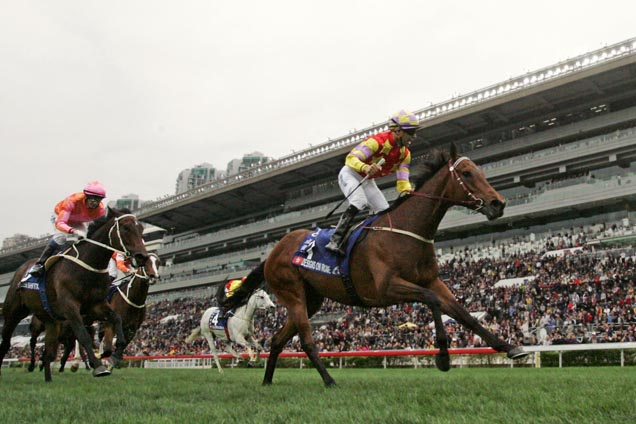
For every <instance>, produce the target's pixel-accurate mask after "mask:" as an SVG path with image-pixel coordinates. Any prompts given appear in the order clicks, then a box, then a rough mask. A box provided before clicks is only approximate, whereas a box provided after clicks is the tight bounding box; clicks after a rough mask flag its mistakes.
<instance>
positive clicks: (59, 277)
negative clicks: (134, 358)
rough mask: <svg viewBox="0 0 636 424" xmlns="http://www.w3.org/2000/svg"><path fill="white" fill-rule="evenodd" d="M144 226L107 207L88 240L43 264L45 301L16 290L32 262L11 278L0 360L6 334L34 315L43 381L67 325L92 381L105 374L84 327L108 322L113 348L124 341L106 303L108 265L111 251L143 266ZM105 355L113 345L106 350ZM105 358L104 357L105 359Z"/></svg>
mask: <svg viewBox="0 0 636 424" xmlns="http://www.w3.org/2000/svg"><path fill="white" fill-rule="evenodd" d="M142 233H143V227H142V226H141V224H140V223H139V222H138V221H137V218H136V217H135V216H134V215H132V214H127V213H123V212H121V211H118V210H116V209H112V208H108V211H107V214H106V216H104V217H102V218H99V219H97V220H95V221H94V222H93V223H92V224H91V225H90V226H89V228H88V237H87V238H85V239H81V240H79V241H77V242H76V243H75V244H73V246H72V247H71V248H70V249H69V250H67V251H66V252H65V253H63V254H59V255H55V256H53V257H51V258H50V259H49V260H48V261H47V264H46V274H45V282H46V289H45V296H44V295H42V296H41V294H40V293H39V291H38V290H26V289H21V288H20V281H21V280H22V279H23V276H24V275H25V274H26V273H27V270H28V269H29V268H30V267H31V265H33V263H35V260H33V259H32V260H30V261H27V262H26V263H25V264H23V265H22V266H21V267H20V268H18V270H17V271H16V273H15V274H14V276H13V278H12V280H11V284H10V287H9V290H8V292H7V295H6V298H5V302H4V305H3V311H2V312H3V315H4V327H3V329H2V343H0V361H2V359H3V358H4V356H5V355H6V353H7V351H8V350H9V347H10V341H11V335H12V333H13V331H14V330H15V327H16V326H17V324H18V323H19V322H20V320H21V319H23V318H24V317H26V316H27V315H29V313H33V314H34V315H35V316H37V317H38V318H39V319H40V320H42V321H43V322H44V324H45V328H46V330H45V331H46V335H45V341H44V355H43V358H42V361H43V365H44V371H45V372H44V379H45V381H51V362H52V361H53V360H54V359H55V356H56V354H57V346H58V338H59V332H60V327H61V325H60V323H61V322H62V321H69V323H70V325H71V328H72V329H73V333H74V334H75V336H76V337H77V339H78V340H79V342H80V344H81V345H82V347H83V348H84V350H85V351H86V353H87V354H88V358H89V363H90V364H91V367H92V368H93V375H94V376H96V377H99V376H105V375H109V374H110V371H109V370H108V369H107V368H106V367H105V366H104V365H103V364H102V362H101V360H100V359H98V358H97V357H96V356H95V352H94V351H93V347H92V343H91V338H90V335H89V334H88V332H87V331H86V328H85V326H84V324H85V322H87V323H91V322H93V321H103V320H106V321H109V322H112V323H113V325H115V327H116V328H117V334H118V337H117V339H118V340H117V344H118V345H119V344H123V343H124V342H125V338H124V335H123V331H122V328H121V319H120V318H119V315H117V314H116V313H115V312H114V311H113V310H112V309H110V307H109V306H108V304H107V303H106V294H107V292H108V287H109V285H110V279H109V277H108V269H107V267H108V262H109V261H110V258H111V256H112V252H113V251H117V252H120V253H122V254H124V256H126V257H130V258H131V260H132V261H133V264H134V265H135V266H140V265H144V264H145V263H146V261H147V260H148V252H147V251H146V247H145V245H144V243H143V240H142ZM107 351H108V352H107V353H108V355H110V353H111V352H112V346H107ZM108 355H107V356H108Z"/></svg>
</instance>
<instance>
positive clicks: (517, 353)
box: [507, 347, 530, 359]
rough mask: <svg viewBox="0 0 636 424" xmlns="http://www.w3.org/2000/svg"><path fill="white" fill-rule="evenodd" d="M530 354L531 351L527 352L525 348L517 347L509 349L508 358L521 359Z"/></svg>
mask: <svg viewBox="0 0 636 424" xmlns="http://www.w3.org/2000/svg"><path fill="white" fill-rule="evenodd" d="M529 354H530V352H526V351H525V350H523V349H522V348H520V347H515V348H514V349H512V350H509V351H508V353H507V355H508V358H510V359H521V358H525V357H526V356H528V355H529Z"/></svg>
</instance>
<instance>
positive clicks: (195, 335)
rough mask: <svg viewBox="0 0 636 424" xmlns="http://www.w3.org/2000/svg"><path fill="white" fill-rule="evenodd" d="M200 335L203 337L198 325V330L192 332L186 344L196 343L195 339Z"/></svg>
mask: <svg viewBox="0 0 636 424" xmlns="http://www.w3.org/2000/svg"><path fill="white" fill-rule="evenodd" d="M200 335H201V326H200V325H197V328H195V329H194V330H192V333H190V335H189V336H188V337H186V339H185V342H186V343H192V342H193V341H194V339H196V338H197V337H199V336H200Z"/></svg>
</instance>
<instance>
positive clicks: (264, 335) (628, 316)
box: [13, 227, 636, 355]
mask: <svg viewBox="0 0 636 424" xmlns="http://www.w3.org/2000/svg"><path fill="white" fill-rule="evenodd" d="M605 231H606V233H607V232H618V231H619V229H618V228H617V227H614V228H608V229H605ZM586 242H587V235H586V233H585V232H583V231H580V232H575V231H574V230H573V229H572V231H570V232H567V233H563V234H557V235H554V236H551V237H548V238H546V239H543V240H542V241H541V242H540V248H536V247H537V246H538V244H537V242H535V243H533V244H529V243H527V242H526V241H521V240H519V241H517V242H515V243H509V244H506V245H497V246H494V245H493V246H489V247H483V246H482V247H478V248H476V247H473V248H463V249H457V250H456V251H453V252H450V253H447V254H445V255H441V257H440V259H441V262H442V264H441V266H440V271H441V274H442V277H443V279H444V281H446V283H447V284H448V286H449V287H450V288H451V290H452V291H453V293H454V294H455V295H456V297H457V299H458V301H459V302H460V303H462V304H463V305H464V306H465V307H466V308H467V309H468V310H469V311H471V312H474V313H479V314H478V316H479V319H480V320H481V322H482V324H483V325H484V326H485V327H487V328H488V329H490V330H491V331H492V332H494V333H495V334H498V335H499V336H500V337H502V338H504V339H505V340H508V341H509V342H510V343H512V344H524V345H530V344H532V345H535V344H543V345H548V344H561V343H606V342H633V341H636V316H635V315H636V293H635V290H634V280H635V277H636V275H635V274H636V271H635V269H634V261H635V257H634V253H633V251H632V250H631V249H625V248H623V249H606V250H605V249H604V250H601V249H592V248H591V247H589V244H586ZM520 246H526V247H527V249H525V250H524V249H521V248H520ZM579 247H582V249H580V250H576V251H575V249H576V248H579ZM493 249H496V254H493V253H494V251H493ZM564 249H565V251H564ZM567 249H570V253H567ZM555 251H558V252H559V254H546V252H555ZM513 280H514V281H515V282H516V283H514V284H508V285H503V286H502V285H501V284H497V287H496V283H498V282H501V281H513ZM149 302H150V303H149V307H148V312H147V318H146V321H145V322H144V324H143V325H142V327H141V329H140V330H139V332H138V333H137V336H136V337H135V340H134V341H133V342H132V343H131V345H130V346H129V348H128V351H127V354H129V355H176V354H190V353H207V352H208V347H207V344H206V342H205V340H204V339H202V338H201V339H199V340H196V341H194V342H193V343H191V344H186V343H185V342H184V339H185V337H186V336H187V335H188V334H189V333H190V331H191V330H192V329H193V328H195V327H196V326H197V325H198V324H199V321H200V317H201V314H202V313H203V311H204V310H205V309H206V308H208V307H209V306H210V305H211V304H214V302H215V301H214V299H212V298H210V297H207V298H201V297H184V298H179V299H173V300H162V301H155V302H154V303H153V301H152V298H151V299H149ZM285 316H286V312H285V309H284V308H282V307H278V308H276V309H275V310H269V311H267V312H264V311H258V312H257V314H256V319H255V324H256V331H257V335H256V336H257V338H258V339H259V340H260V341H261V343H262V345H263V346H264V348H265V349H266V350H267V349H268V343H269V339H270V338H271V336H272V335H273V333H274V332H275V331H277V330H278V329H279V328H281V326H282V324H283V323H284V321H285ZM314 324H315V325H314V332H313V335H314V337H315V339H316V342H317V344H318V346H319V349H321V350H325V351H348V350H381V349H420V348H432V347H434V346H435V343H434V327H433V325H432V317H431V314H430V312H429V310H428V308H427V307H425V306H422V305H420V304H418V303H414V304H407V305H397V306H392V307H387V308H370V309H366V308H359V307H350V306H344V305H339V304H336V303H334V302H331V301H326V302H325V303H324V305H323V307H322V308H321V311H320V312H319V314H318V315H317V316H316V318H315V320H314ZM446 328H447V331H448V333H449V336H450V340H451V347H453V348H455V347H481V346H485V344H484V342H483V341H482V340H481V338H480V337H479V336H477V335H474V334H472V333H471V332H469V331H467V330H465V329H464V328H463V327H462V326H460V325H458V324H456V323H454V322H453V321H452V320H449V321H447V324H446ZM288 349H289V350H291V351H298V350H301V349H300V343H299V340H298V339H297V338H294V339H293V340H292V341H291V342H290V344H289V346H288ZM13 353H14V355H22V354H24V352H22V351H18V350H14V352H13Z"/></svg>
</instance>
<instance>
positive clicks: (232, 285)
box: [224, 277, 247, 299]
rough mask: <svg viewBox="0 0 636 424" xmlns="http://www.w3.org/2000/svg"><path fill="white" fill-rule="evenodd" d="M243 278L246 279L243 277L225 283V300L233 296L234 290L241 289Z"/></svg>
mask: <svg viewBox="0 0 636 424" xmlns="http://www.w3.org/2000/svg"><path fill="white" fill-rule="evenodd" d="M245 278H247V277H243V278H240V279H236V280H230V281H228V282H227V283H225V289H224V290H225V298H226V299H227V298H230V297H232V296H234V293H236V290H237V289H238V288H239V287H241V284H243V283H244V282H245Z"/></svg>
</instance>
